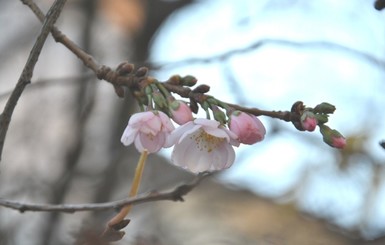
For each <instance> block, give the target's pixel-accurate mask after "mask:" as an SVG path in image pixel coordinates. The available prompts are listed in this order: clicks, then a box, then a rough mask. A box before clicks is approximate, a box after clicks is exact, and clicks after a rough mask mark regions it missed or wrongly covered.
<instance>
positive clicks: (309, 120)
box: [291, 101, 346, 149]
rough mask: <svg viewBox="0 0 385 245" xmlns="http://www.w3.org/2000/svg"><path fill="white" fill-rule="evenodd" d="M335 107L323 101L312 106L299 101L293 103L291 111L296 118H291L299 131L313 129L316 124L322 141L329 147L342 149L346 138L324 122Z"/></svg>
mask: <svg viewBox="0 0 385 245" xmlns="http://www.w3.org/2000/svg"><path fill="white" fill-rule="evenodd" d="M335 110H336V107H335V106H334V105H332V104H329V103H327V102H323V103H321V104H319V105H317V106H316V107H314V108H311V107H305V106H304V105H303V103H302V102H301V101H298V102H296V103H294V105H293V107H292V109H291V112H292V113H293V114H294V115H295V116H296V117H297V119H298V120H293V121H292V122H293V124H294V126H295V127H296V128H297V129H298V130H301V131H314V130H315V128H316V126H317V125H318V126H319V128H320V132H321V134H322V137H323V141H324V142H325V143H326V144H328V145H330V146H331V147H335V148H339V149H342V148H344V147H345V145H346V139H345V138H344V137H343V136H342V134H341V133H340V132H338V131H337V130H335V129H331V128H329V127H328V126H327V125H326V123H327V122H328V120H329V115H330V114H333V113H334V111H335Z"/></svg>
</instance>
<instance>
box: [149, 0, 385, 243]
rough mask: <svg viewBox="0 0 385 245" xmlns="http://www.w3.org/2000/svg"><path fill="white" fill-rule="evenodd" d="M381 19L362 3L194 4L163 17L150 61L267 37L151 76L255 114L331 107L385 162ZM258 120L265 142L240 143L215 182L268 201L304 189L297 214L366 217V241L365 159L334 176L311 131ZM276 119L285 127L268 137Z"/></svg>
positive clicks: (370, 231) (371, 231) (347, 219)
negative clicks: (189, 79) (192, 82)
mask: <svg viewBox="0 0 385 245" xmlns="http://www.w3.org/2000/svg"><path fill="white" fill-rule="evenodd" d="M384 23H385V13H384V12H378V11H376V10H375V9H374V8H373V3H372V1H367V0H360V1H359V0H355V1H352V0H349V1H348V0H340V1H332V0H314V1H305V0H297V1H289V0H286V1H269V0H265V1H262V0H261V1H253V0H244V1H236V0H231V1H219V0H211V1H198V3H197V4H194V5H193V6H190V7H187V8H185V9H182V10H180V11H178V12H177V13H175V14H174V15H173V16H171V17H170V18H169V20H168V21H167V22H166V23H165V25H164V26H163V28H162V30H161V32H159V33H160V34H159V35H158V36H157V38H156V39H155V40H154V43H153V46H152V55H151V59H152V61H154V62H160V63H168V62H173V61H179V60H183V59H188V58H206V57H212V56H215V55H219V54H222V53H225V52H228V51H229V50H241V49H245V48H246V47H249V46H251V45H252V44H253V43H256V42H257V41H258V40H269V41H268V42H267V43H266V44H265V45H263V46H261V47H260V48H257V49H251V50H249V51H248V52H242V53H237V54H234V55H232V56H231V57H229V58H228V59H226V60H225V61H223V62H219V61H214V62H212V63H199V62H198V63H194V64H191V65H184V66H177V67H175V68H172V66H167V67H166V68H165V69H162V70H161V71H159V72H157V73H156V77H158V78H160V79H167V78H168V77H169V76H171V75H173V74H181V75H186V74H192V75H194V76H196V77H197V78H198V82H200V83H206V84H209V85H210V86H211V91H210V94H212V95H214V96H216V97H218V98H220V99H222V100H225V101H229V102H235V103H242V104H243V105H248V106H254V107H260V108H262V109H269V110H288V109H290V107H291V104H292V103H293V102H295V101H297V100H302V101H304V102H305V104H307V105H309V106H315V105H316V104H318V103H320V102H323V101H327V102H330V103H332V104H334V105H336V107H337V111H336V112H335V114H334V115H332V116H331V117H330V123H329V125H330V126H331V127H333V128H336V129H338V130H340V132H341V133H343V134H344V135H346V136H349V135H352V134H366V135H367V136H368V137H369V139H368V141H367V145H366V148H367V150H368V151H369V152H370V154H371V157H373V159H375V160H376V161H378V162H380V163H385V151H383V150H382V149H381V148H380V147H379V146H378V142H379V141H380V140H382V139H385V126H384V124H385V115H384V113H383V108H384V105H385V96H383V94H384V91H385V82H384V81H385V66H384V61H385V25H384ZM328 43H329V44H328ZM330 43H331V44H330ZM298 44H299V45H298ZM340 46H343V47H344V48H339V47H340ZM346 48H347V49H346ZM351 50H353V52H352V51H351ZM368 57H369V58H368ZM381 62H382V63H381ZM224 71H230V75H231V76H232V77H233V78H234V81H236V83H231V81H229V79H228V77H226V76H225V75H224ZM261 120H262V121H263V122H264V123H265V125H266V128H267V131H268V133H267V135H266V140H265V141H264V142H262V143H259V144H257V145H254V146H241V147H240V149H238V150H237V153H238V158H237V159H236V163H235V164H234V166H233V167H232V168H231V169H229V170H227V171H226V172H225V174H224V175H223V176H222V180H224V181H227V182H229V183H233V184H236V185H240V186H242V187H246V188H249V189H251V190H252V191H254V192H256V193H258V194H260V195H264V196H267V197H279V196H281V195H282V194H285V193H287V192H288V191H289V190H291V189H292V188H293V186H295V185H297V184H298V183H302V185H301V187H300V188H299V189H297V190H296V194H295V195H294V200H293V201H294V202H296V203H297V204H298V206H299V207H300V208H301V209H302V210H304V211H306V212H310V213H312V214H313V215H316V216H319V217H324V218H328V219H329V220H330V221H331V222H332V223H335V224H338V225H341V226H344V227H346V228H353V227H355V226H357V225H358V224H362V220H364V223H365V225H364V226H363V227H361V231H362V233H363V234H364V235H365V236H367V237H368V238H369V237H374V236H376V235H378V234H379V233H377V232H378V231H384V230H385V208H383V207H382V206H381V203H384V202H385V188H384V184H385V182H384V183H383V184H382V185H381V188H380V191H379V192H377V196H375V198H374V199H373V202H372V207H370V210H371V211H370V212H368V211H364V209H363V208H362V207H363V205H364V202H365V199H366V197H367V193H368V190H369V188H370V182H371V178H372V176H373V168H372V166H371V164H370V163H368V160H366V159H365V158H360V157H355V158H353V157H352V158H351V162H350V164H349V167H348V168H347V169H346V170H345V171H342V172H341V171H339V169H338V167H337V165H336V162H335V160H334V159H335V158H334V157H335V153H336V150H335V149H332V148H330V147H329V146H327V145H325V144H319V143H320V142H322V139H321V136H320V134H319V133H318V132H315V133H307V132H306V133H301V132H298V131H295V129H294V128H293V127H292V125H290V124H289V123H285V122H278V121H276V120H270V119H269V118H265V117H262V118H261ZM277 123H278V124H279V126H281V127H283V128H284V129H286V130H284V131H283V133H281V134H279V135H276V136H271V135H270V133H269V131H270V130H271V129H272V127H273V126H274V125H276V124H277ZM166 154H167V153H166ZM305 171H307V173H308V174H307V175H306V179H303V178H304V176H305V175H304V172H305ZM347 202H348V203H349V207H347V205H346V203H347Z"/></svg>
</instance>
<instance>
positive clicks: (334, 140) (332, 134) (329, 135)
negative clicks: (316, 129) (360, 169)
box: [320, 125, 346, 149]
mask: <svg viewBox="0 0 385 245" xmlns="http://www.w3.org/2000/svg"><path fill="white" fill-rule="evenodd" d="M320 132H321V134H322V136H323V141H324V142H325V143H326V144H328V145H330V146H331V147H335V148H339V149H342V148H344V147H345V145H346V139H345V138H344V136H342V134H341V133H340V132H338V131H337V130H335V129H331V128H329V127H328V126H326V125H320Z"/></svg>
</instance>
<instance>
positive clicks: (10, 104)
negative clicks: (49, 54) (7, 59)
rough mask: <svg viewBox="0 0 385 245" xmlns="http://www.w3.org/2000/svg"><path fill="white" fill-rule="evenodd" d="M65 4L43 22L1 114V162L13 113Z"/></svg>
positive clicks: (60, 0) (53, 8)
mask: <svg viewBox="0 0 385 245" xmlns="http://www.w3.org/2000/svg"><path fill="white" fill-rule="evenodd" d="M65 3H66V0H56V1H55V2H54V3H53V4H52V6H51V8H50V9H49V11H48V13H47V15H46V16H45V18H43V20H44V22H43V26H42V28H41V31H40V34H39V36H38V37H37V39H36V41H35V44H34V45H33V47H32V49H31V52H30V54H29V57H28V59H27V62H26V64H25V66H24V68H23V71H22V73H21V75H20V78H19V80H18V82H17V83H16V86H15V88H14V90H13V91H12V94H11V96H10V97H9V99H8V101H7V103H6V104H5V107H4V110H3V112H2V113H1V114H0V160H1V157H2V152H3V147H4V141H5V137H6V135H7V131H8V127H9V123H10V122H11V118H12V114H13V111H14V110H15V107H16V104H17V102H18V100H19V98H20V96H21V94H22V93H23V91H24V88H25V87H26V86H27V85H28V84H29V83H31V78H32V74H33V70H34V68H35V65H36V63H37V60H38V58H39V55H40V52H41V50H42V49H43V46H44V43H45V40H46V39H47V37H48V34H49V32H50V31H51V28H52V26H53V25H54V23H55V22H56V20H57V19H58V18H59V15H60V13H61V11H62V9H63V7H64V4H65ZM43 17H44V15H43Z"/></svg>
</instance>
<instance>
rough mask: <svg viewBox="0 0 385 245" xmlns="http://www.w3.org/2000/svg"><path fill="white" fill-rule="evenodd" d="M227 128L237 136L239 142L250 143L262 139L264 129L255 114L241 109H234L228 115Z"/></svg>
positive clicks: (264, 132)
mask: <svg viewBox="0 0 385 245" xmlns="http://www.w3.org/2000/svg"><path fill="white" fill-rule="evenodd" d="M229 128H230V130H231V132H233V133H234V134H236V135H237V136H238V140H239V142H241V143H243V144H248V145H252V144H255V143H257V142H259V141H262V140H263V139H264V137H265V134H266V129H265V127H264V126H263V124H262V122H261V121H260V120H259V119H258V118H257V117H255V116H253V115H250V114H247V113H245V112H241V111H234V112H233V113H232V114H231V116H230V121H229Z"/></svg>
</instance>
